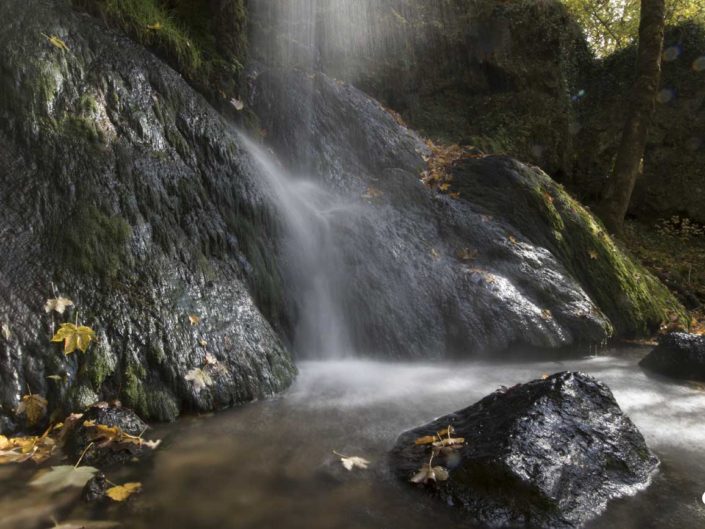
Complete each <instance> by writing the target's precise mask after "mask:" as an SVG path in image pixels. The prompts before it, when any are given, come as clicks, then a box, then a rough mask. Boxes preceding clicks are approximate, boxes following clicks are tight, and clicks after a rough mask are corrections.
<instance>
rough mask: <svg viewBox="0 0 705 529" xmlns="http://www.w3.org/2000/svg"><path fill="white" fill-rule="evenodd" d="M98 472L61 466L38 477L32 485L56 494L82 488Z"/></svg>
mask: <svg viewBox="0 0 705 529" xmlns="http://www.w3.org/2000/svg"><path fill="white" fill-rule="evenodd" d="M97 472H98V469H97V468H94V467H74V466H73V465H60V466H57V467H51V470H50V471H48V472H43V473H40V474H38V475H37V477H35V478H34V479H33V480H32V481H31V482H30V485H32V486H33V487H40V488H43V489H46V490H48V491H49V492H56V491H59V490H62V489H65V488H68V487H79V488H82V487H84V486H85V484H86V483H88V481H89V480H90V479H91V478H92V477H93V476H94V475H95V474H96V473H97Z"/></svg>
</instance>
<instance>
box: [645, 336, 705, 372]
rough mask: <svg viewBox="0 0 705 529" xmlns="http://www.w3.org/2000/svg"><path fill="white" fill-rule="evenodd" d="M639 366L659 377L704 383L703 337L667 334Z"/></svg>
mask: <svg viewBox="0 0 705 529" xmlns="http://www.w3.org/2000/svg"><path fill="white" fill-rule="evenodd" d="M639 365H640V366H641V367H644V368H646V369H648V370H650V371H653V372H655V373H659V374H661V375H666V376H669V377H673V378H680V379H684V380H699V381H702V382H705V336H700V335H697V334H687V333H683V332H674V333H670V334H667V335H666V336H664V337H663V338H661V339H660V340H659V344H658V345H657V346H656V347H655V348H654V349H653V350H652V351H651V352H650V353H649V354H647V355H646V356H645V357H644V358H643V359H642V361H641V362H639Z"/></svg>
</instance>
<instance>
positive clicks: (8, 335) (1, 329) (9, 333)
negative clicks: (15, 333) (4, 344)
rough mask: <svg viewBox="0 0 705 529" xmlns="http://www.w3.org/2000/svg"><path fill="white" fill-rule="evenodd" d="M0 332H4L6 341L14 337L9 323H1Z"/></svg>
mask: <svg viewBox="0 0 705 529" xmlns="http://www.w3.org/2000/svg"><path fill="white" fill-rule="evenodd" d="M0 332H2V337H3V338H5V341H8V340H9V339H10V338H11V337H12V331H10V326H9V325H8V324H7V323H3V324H2V325H0Z"/></svg>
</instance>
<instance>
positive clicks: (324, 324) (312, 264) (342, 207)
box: [239, 133, 352, 358]
mask: <svg viewBox="0 0 705 529" xmlns="http://www.w3.org/2000/svg"><path fill="white" fill-rule="evenodd" d="M239 136H240V140H241V143H242V145H243V146H244V148H245V149H246V150H247V151H248V152H249V153H250V155H251V156H252V158H253V160H254V162H255V163H256V164H257V169H258V174H260V175H261V176H262V177H264V184H265V191H266V192H267V194H268V195H269V197H270V199H271V200H272V203H273V204H274V205H275V207H276V209H277V211H278V212H279V214H280V215H281V220H282V224H283V237H282V239H281V257H280V258H281V262H282V263H283V266H282V267H281V268H282V275H283V279H284V283H285V285H286V288H287V291H288V295H289V297H290V298H291V299H292V300H293V303H294V307H293V309H294V312H295V314H294V318H295V322H294V329H293V342H294V343H293V345H294V350H295V351H296V352H297V354H298V355H299V356H300V357H309V358H341V357H345V356H348V355H350V354H351V352H352V345H351V340H350V333H349V329H348V325H347V324H346V319H345V316H344V311H343V308H342V303H343V301H342V300H343V297H344V296H343V293H344V291H345V290H346V288H347V287H346V278H345V272H344V266H343V264H342V259H341V255H340V251H339V248H338V246H337V245H336V237H335V233H334V232H333V230H332V228H331V219H332V218H333V217H334V216H336V215H341V214H343V213H344V212H345V211H346V209H348V208H351V206H347V205H346V204H345V202H344V201H342V199H341V198H340V197H339V196H336V195H334V194H333V193H331V192H330V191H327V190H326V189H324V188H323V187H322V186H321V185H320V184H318V183H316V182H314V181H312V180H311V179H310V178H303V177H297V176H296V175H293V174H291V173H289V172H287V171H286V170H285V169H284V168H283V167H282V166H281V165H280V164H279V163H277V161H276V159H275V158H274V157H273V155H271V154H270V153H269V152H267V151H266V150H265V149H264V148H263V147H261V146H259V145H257V144H256V143H255V142H254V141H252V140H251V139H249V138H247V137H246V136H245V135H244V134H242V133H239Z"/></svg>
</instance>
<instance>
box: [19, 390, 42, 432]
mask: <svg viewBox="0 0 705 529" xmlns="http://www.w3.org/2000/svg"><path fill="white" fill-rule="evenodd" d="M48 404H49V402H48V401H47V399H45V398H44V397H42V396H41V395H36V394H34V395H25V396H23V397H22V402H20V404H19V406H17V415H25V416H26V417H27V422H28V423H29V424H30V425H35V424H37V423H38V422H39V421H40V420H41V419H42V417H44V414H45V413H46V411H47V405H48Z"/></svg>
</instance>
